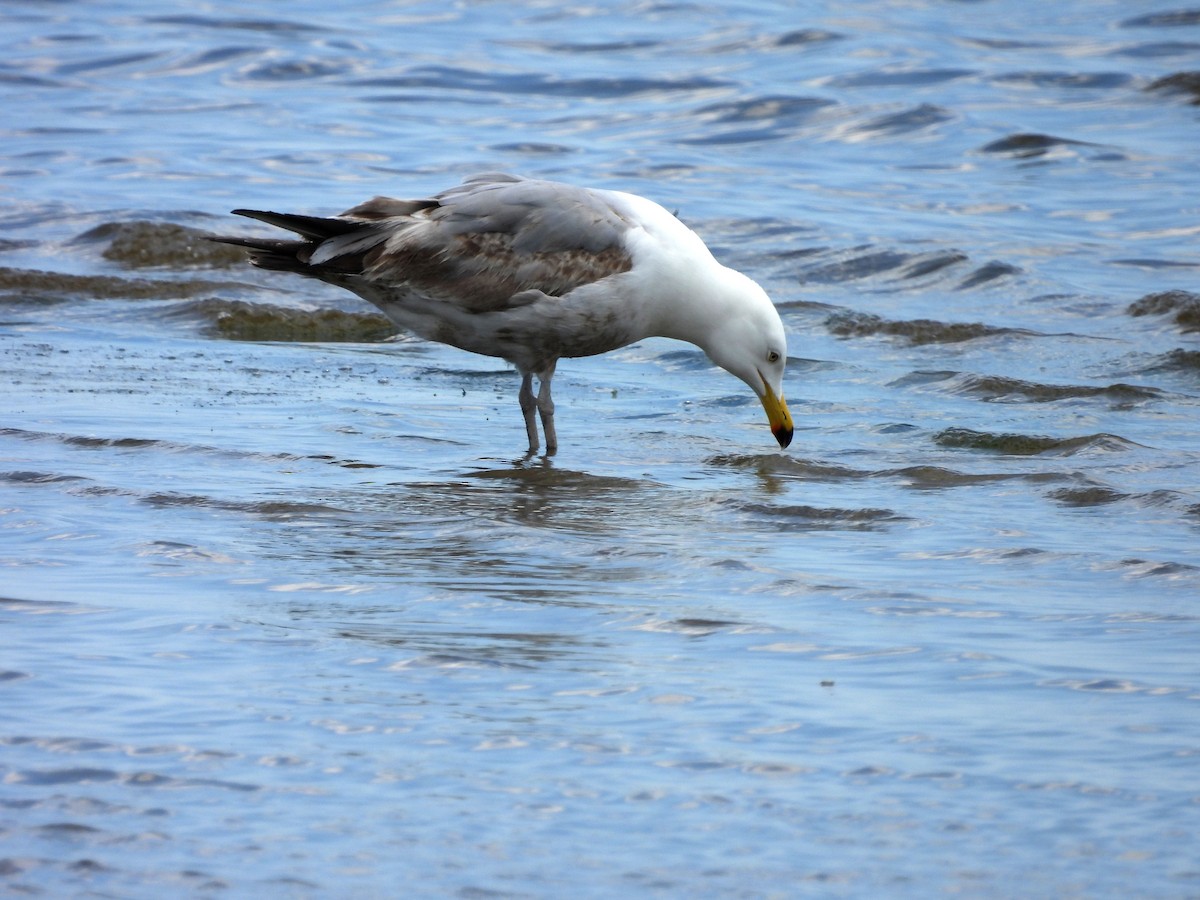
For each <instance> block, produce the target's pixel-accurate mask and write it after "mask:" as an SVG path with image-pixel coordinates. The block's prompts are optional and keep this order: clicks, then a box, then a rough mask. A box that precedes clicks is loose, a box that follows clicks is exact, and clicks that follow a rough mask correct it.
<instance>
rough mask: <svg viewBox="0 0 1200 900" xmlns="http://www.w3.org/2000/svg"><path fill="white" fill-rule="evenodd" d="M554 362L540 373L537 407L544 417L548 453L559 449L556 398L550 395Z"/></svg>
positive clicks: (543, 424) (543, 426)
mask: <svg viewBox="0 0 1200 900" xmlns="http://www.w3.org/2000/svg"><path fill="white" fill-rule="evenodd" d="M554 365H555V364H554V363H550V367H549V368H548V369H546V371H544V372H542V373H540V374H539V375H538V395H537V409H538V412H539V413H540V414H541V417H542V431H544V432H545V433H546V454H547V455H550V454H553V453H554V451H555V450H557V449H558V434H557V432H555V430H554V399H553V398H552V397H551V396H550V382H551V381H552V380H553V379H554Z"/></svg>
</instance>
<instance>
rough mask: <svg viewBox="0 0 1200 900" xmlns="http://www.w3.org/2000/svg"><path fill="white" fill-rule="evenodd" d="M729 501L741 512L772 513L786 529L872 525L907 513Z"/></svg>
mask: <svg viewBox="0 0 1200 900" xmlns="http://www.w3.org/2000/svg"><path fill="white" fill-rule="evenodd" d="M727 505H729V506H733V507H735V508H736V509H738V510H739V511H741V512H744V513H750V514H752V515H757V516H762V517H769V518H770V519H771V520H772V521H773V522H775V523H777V524H778V525H779V526H780V527H782V528H783V529H784V530H789V531H790V530H804V531H808V530H816V529H821V530H824V529H834V528H852V529H872V528H876V527H878V526H880V525H885V524H890V523H893V522H898V521H902V520H903V519H904V518H905V517H904V516H901V515H899V514H897V513H895V512H894V511H892V510H890V509H873V508H863V509H842V508H837V507H820V506H808V505H806V504H788V505H776V504H771V503H759V502H754V501H744V500H730V501H727Z"/></svg>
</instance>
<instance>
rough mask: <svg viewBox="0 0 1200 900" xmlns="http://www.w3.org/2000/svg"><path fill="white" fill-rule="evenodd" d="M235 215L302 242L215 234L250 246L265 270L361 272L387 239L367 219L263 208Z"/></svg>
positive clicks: (319, 275) (237, 211) (315, 275)
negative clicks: (298, 237) (368, 259)
mask: <svg viewBox="0 0 1200 900" xmlns="http://www.w3.org/2000/svg"><path fill="white" fill-rule="evenodd" d="M233 213H234V215H238V216H246V217H247V218H250V219H257V220H258V221H260V222H266V223H267V224H268V225H274V226H276V227H277V228H283V229H286V230H287V231H290V232H292V233H293V234H296V235H299V236H300V238H301V240H280V239H277V238H255V237H235V236H223V235H214V236H212V237H211V238H209V240H213V241H216V242H217V243H221V244H232V245H234V246H235V247H245V248H246V249H248V250H249V251H250V262H251V263H252V264H254V265H255V266H257V267H258V268H260V269H269V270H271V271H275V272H295V273H297V274H299V275H308V276H310V277H313V278H327V277H330V276H332V277H334V278H336V277H337V276H344V275H357V274H360V273H361V272H362V270H363V265H364V262H365V259H364V258H365V256H366V254H367V253H368V252H369V251H370V250H372V249H374V248H375V247H376V246H378V245H379V244H380V243H381V242H382V241H384V240H386V237H387V235H386V234H385V233H384V232H383V230H382V229H380V228H379V227H378V226H377V225H374V224H373V223H371V222H364V221H362V220H354V219H343V218H322V217H320V216H302V215H296V214H293V213H277V212H271V211H269V210H260V209H235V210H233Z"/></svg>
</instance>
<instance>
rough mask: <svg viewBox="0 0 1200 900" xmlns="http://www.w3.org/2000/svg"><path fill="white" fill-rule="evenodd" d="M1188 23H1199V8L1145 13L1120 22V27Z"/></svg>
mask: <svg viewBox="0 0 1200 900" xmlns="http://www.w3.org/2000/svg"><path fill="white" fill-rule="evenodd" d="M1189 25H1200V9H1175V10H1169V11H1167V12H1156V13H1147V14H1146V15H1142V16H1134V17H1133V18H1132V19H1126V20H1125V21H1124V22H1122V23H1121V27H1122V28H1181V27H1186V26H1189Z"/></svg>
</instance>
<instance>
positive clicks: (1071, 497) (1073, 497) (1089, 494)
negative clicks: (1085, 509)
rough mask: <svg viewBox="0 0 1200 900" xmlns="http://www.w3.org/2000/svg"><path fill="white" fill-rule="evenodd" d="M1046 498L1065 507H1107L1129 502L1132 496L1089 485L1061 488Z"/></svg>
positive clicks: (1111, 489) (1100, 486) (1101, 486)
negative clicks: (1110, 504) (1125, 501)
mask: <svg viewBox="0 0 1200 900" xmlns="http://www.w3.org/2000/svg"><path fill="white" fill-rule="evenodd" d="M1046 496H1048V497H1049V498H1050V499H1051V500H1057V501H1058V502H1059V503H1062V504H1064V505H1065V506H1105V505H1107V504H1109V503H1118V502H1120V501H1122V500H1128V499H1129V498H1130V496H1132V495H1130V494H1126V493H1123V492H1121V491H1118V490H1114V489H1113V488H1110V487H1104V486H1103V485H1088V486H1086V487H1073V488H1059V489H1058V490H1056V491H1051V492H1050V493H1049V494H1047V495H1046Z"/></svg>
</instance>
